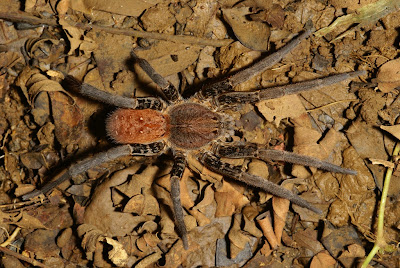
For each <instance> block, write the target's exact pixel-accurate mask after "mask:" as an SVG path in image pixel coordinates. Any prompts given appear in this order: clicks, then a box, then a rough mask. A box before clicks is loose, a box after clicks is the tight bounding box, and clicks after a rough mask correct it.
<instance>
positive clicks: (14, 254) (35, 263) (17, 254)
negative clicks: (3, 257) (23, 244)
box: [0, 247, 48, 268]
mask: <svg viewBox="0 0 400 268" xmlns="http://www.w3.org/2000/svg"><path fill="white" fill-rule="evenodd" d="M0 251H1V252H3V253H5V254H7V255H11V256H14V257H15V258H18V259H20V260H23V261H25V262H27V263H30V264H32V265H34V266H38V267H44V268H47V267H48V266H47V265H44V264H43V263H41V262H39V261H37V260H34V259H31V258H28V257H26V256H24V255H22V254H19V253H17V252H15V251H12V250H10V249H8V248H5V247H0Z"/></svg>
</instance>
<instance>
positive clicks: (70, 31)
mask: <svg viewBox="0 0 400 268" xmlns="http://www.w3.org/2000/svg"><path fill="white" fill-rule="evenodd" d="M59 24H60V25H61V26H62V28H63V29H64V32H65V35H66V36H67V37H68V41H69V44H70V46H69V51H68V53H67V54H68V55H73V53H75V50H76V49H77V48H79V49H80V50H81V51H84V52H85V53H86V54H90V53H91V52H92V51H94V50H96V48H97V44H96V43H95V42H94V41H93V39H91V38H90V37H89V36H88V35H85V34H84V30H82V29H79V28H77V27H74V26H72V25H70V24H69V23H68V21H66V20H65V19H63V18H60V19H59Z"/></svg>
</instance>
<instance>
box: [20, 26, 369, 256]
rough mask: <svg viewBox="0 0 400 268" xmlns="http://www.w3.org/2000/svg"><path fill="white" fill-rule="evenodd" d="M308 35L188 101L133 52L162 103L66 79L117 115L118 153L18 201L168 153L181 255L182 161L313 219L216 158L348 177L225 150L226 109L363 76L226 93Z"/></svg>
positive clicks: (113, 123)
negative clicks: (128, 160) (101, 168)
mask: <svg viewBox="0 0 400 268" xmlns="http://www.w3.org/2000/svg"><path fill="white" fill-rule="evenodd" d="M311 33H312V30H305V31H304V32H303V33H301V34H299V35H298V36H297V37H295V38H294V39H293V40H291V41H290V42H288V43H287V44H286V45H285V46H284V47H282V48H281V49H280V50H278V51H277V52H275V53H273V54H271V55H269V56H267V57H265V58H264V59H262V60H260V61H258V62H256V63H255V64H253V65H252V66H250V67H248V68H245V69H243V70H241V71H238V72H237V73H235V74H233V75H230V76H228V77H226V78H224V79H222V80H219V81H216V82H214V83H210V84H207V85H204V86H203V87H202V88H201V89H200V91H199V92H197V93H195V94H194V95H193V96H191V97H189V98H188V99H184V98H183V97H182V96H181V94H180V93H179V91H178V90H177V89H176V88H175V87H174V86H173V85H172V84H171V83H170V82H168V81H167V80H166V79H164V78H163V77H162V76H161V75H159V74H158V73H157V72H156V71H155V70H154V69H153V68H152V66H150V64H149V63H148V62H147V61H146V60H144V59H141V58H139V57H137V56H136V54H135V53H134V52H132V57H133V59H134V60H135V61H136V62H137V63H138V64H139V66H140V67H141V68H142V69H143V70H144V71H145V72H146V73H147V75H148V76H149V77H150V78H151V79H152V80H153V81H154V82H155V83H156V84H157V85H158V86H159V88H160V89H161V91H162V93H163V94H164V96H165V98H160V97H137V98H127V97H122V96H117V95H113V94H110V93H107V92H104V91H101V90H99V89H96V88H95V87H93V86H91V85H89V84H86V83H81V82H80V81H78V80H77V79H75V78H74V77H72V76H67V77H66V78H65V81H66V82H67V83H68V84H69V85H71V86H72V87H73V88H74V89H75V90H77V91H78V92H79V93H80V94H82V95H85V96H87V97H89V98H91V99H94V100H97V101H101V102H104V103H106V104H109V105H113V106H116V107H118V108H117V109H116V110H115V111H113V112H112V113H111V114H110V115H109V116H108V118H107V119H106V131H107V133H108V136H109V137H110V138H111V139H112V140H113V141H114V142H115V143H117V144H118V145H116V146H114V147H112V148H111V149H109V150H108V151H105V152H102V153H98V154H96V155H94V156H92V157H90V158H87V159H84V160H82V161H80V162H78V163H76V164H73V165H71V166H70V167H69V168H68V169H67V170H66V171H65V172H64V173H63V174H62V175H61V177H59V178H58V179H57V180H56V181H53V182H50V183H48V184H47V185H45V186H44V187H43V188H42V189H40V190H35V191H33V192H31V193H29V194H27V195H25V196H23V199H24V200H26V199H29V198H32V197H34V196H37V195H39V194H43V193H47V192H48V191H50V190H51V189H53V188H54V187H55V186H57V185H58V184H60V183H61V182H63V181H65V180H67V179H70V178H73V177H75V176H77V175H79V174H81V173H83V172H86V171H87V170H89V169H91V168H93V167H95V166H98V165H100V164H102V163H105V162H107V161H111V160H113V159H116V158H118V157H121V156H127V155H134V156H154V155H161V154H164V153H171V155H172V156H173V158H174V164H173V167H172V170H171V176H170V182H171V197H172V203H173V211H174V217H175V222H176V226H177V230H178V233H179V235H180V237H181V239H182V241H183V245H184V248H185V249H188V247H189V241H188V234H187V230H186V226H185V223H184V216H183V215H184V213H183V208H182V205H181V200H180V188H179V181H180V179H181V177H182V174H183V171H184V169H185V167H186V156H187V155H188V154H189V153H192V152H193V153H194V154H195V155H196V156H197V158H198V160H199V161H200V162H201V163H202V164H203V165H204V166H206V167H208V168H209V169H211V170H212V171H215V172H217V173H220V174H221V175H224V176H227V177H230V178H233V179H236V180H239V181H241V182H244V183H246V184H248V185H250V186H253V187H257V188H260V189H262V190H264V191H266V192H269V193H271V194H273V195H276V196H279V197H283V198H286V199H288V200H290V201H291V202H293V203H294V204H297V205H299V206H302V207H305V208H307V209H310V210H311V211H314V212H316V213H322V211H321V210H320V209H318V208H316V207H314V206H312V205H311V204H309V203H308V202H307V201H306V200H304V199H302V198H301V197H299V196H298V195H296V194H294V193H292V192H291V191H289V190H286V189H284V188H283V187H280V186H278V185H276V184H274V183H272V182H269V181H267V180H265V179H263V178H262V177H259V176H256V175H251V174H249V173H247V172H246V171H245V170H244V169H243V168H242V167H241V166H234V165H231V164H228V163H224V162H223V161H222V160H221V157H228V158H259V159H262V160H266V159H271V160H277V161H284V162H289V163H293V164H300V165H305V166H312V167H316V168H320V169H324V170H327V171H331V172H340V173H344V174H351V175H355V174H356V172H355V171H353V170H350V169H346V168H342V167H339V166H336V165H334V164H331V163H329V162H325V161H321V160H319V159H316V158H312V157H308V156H303V155H299V154H295V153H291V152H287V151H279V150H272V149H268V148H266V147H265V146H261V145H258V144H254V143H249V142H232V141H230V139H229V138H230V137H231V136H232V135H233V134H234V123H233V119H232V118H230V117H229V116H228V115H226V114H224V113H223V110H224V109H226V108H229V107H231V108H233V107H234V105H237V104H241V103H252V104H253V103H256V102H258V101H260V100H266V99H273V98H278V97H281V96H284V95H287V94H296V93H299V92H302V91H306V90H310V89H316V88H320V87H323V86H327V85H331V84H334V83H338V82H341V81H343V80H346V79H349V78H353V77H356V76H358V75H362V74H364V71H354V72H348V73H342V74H337V75H333V76H329V77H325V78H321V79H316V80H311V81H306V82H300V83H296V84H290V85H285V86H279V87H273V88H267V89H262V90H258V91H253V92H235V91H233V88H234V87H235V86H236V85H238V84H240V83H242V82H244V81H246V80H248V79H250V78H251V77H253V76H255V75H257V74H259V73H261V72H263V71H264V70H266V69H267V68H270V67H272V66H273V65H274V64H275V63H277V62H279V61H280V60H281V59H282V58H283V57H284V56H285V55H286V54H288V53H289V52H291V51H292V50H293V49H294V48H295V47H296V46H297V45H298V44H299V43H300V42H301V41H302V40H304V39H306V38H307V37H308V36H310V35H311Z"/></svg>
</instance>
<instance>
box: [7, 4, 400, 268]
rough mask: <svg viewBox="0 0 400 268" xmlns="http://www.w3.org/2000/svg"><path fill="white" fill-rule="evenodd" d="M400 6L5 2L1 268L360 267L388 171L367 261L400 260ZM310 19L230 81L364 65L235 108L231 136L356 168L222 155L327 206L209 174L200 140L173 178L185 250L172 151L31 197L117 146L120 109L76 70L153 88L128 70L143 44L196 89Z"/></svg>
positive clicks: (151, 57)
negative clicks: (268, 63)
mask: <svg viewBox="0 0 400 268" xmlns="http://www.w3.org/2000/svg"><path fill="white" fill-rule="evenodd" d="M399 7H400V3H399V1H395V0H392V1H389V0H380V1H373V0H365V1H364V0H363V1H358V0H357V1H354V0H353V1H345V0H331V1H329V0H327V1H323V0H301V1H291V0H274V1H262V0H245V1H237V0H220V1H211V0H197V1H194V0H192V1H189V0H181V1H177V0H176V1H173V0H170V1H160V0H152V1H144V0H137V1H124V0H118V1H104V0H26V1H17V0H2V1H1V3H0V25H1V27H0V146H1V147H0V186H1V187H0V209H1V210H0V218H1V221H0V252H2V253H0V254H2V260H1V261H0V266H1V267H6V268H8V267H26V265H27V264H30V265H36V266H39V267H148V266H151V267H213V266H217V267H223V266H224V267H260V266H268V267H358V266H360V265H361V264H362V262H363V261H364V259H365V258H366V256H367V255H368V253H369V252H370V251H371V249H372V246H373V245H374V242H375V240H376V238H377V225H378V213H379V204H380V198H381V193H382V189H383V181H384V178H385V175H386V173H387V170H388V169H391V170H393V174H392V176H391V182H390V187H389V191H388V193H387V200H386V209H385V213H384V215H383V216H384V222H383V223H384V224H383V226H384V229H383V230H384V232H383V235H382V236H381V238H382V239H383V241H384V243H382V244H380V245H381V246H382V248H384V249H385V250H384V251H382V252H380V253H379V254H377V255H375V256H374V258H373V259H372V261H371V262H370V265H371V266H373V267H400V259H399V253H400V252H399V250H398V243H399V241H400V233H399V228H400V221H399V219H400V206H399V202H400V200H399V193H400V180H399V178H400V177H398V176H400V174H398V170H397V164H396V163H397V161H398V159H397V157H395V156H394V157H392V154H393V150H394V147H395V145H396V141H397V139H400V128H399V125H398V124H399V122H398V115H399V113H400V101H399V98H398V93H399V89H400V71H399V70H400V59H396V58H397V57H398V55H399V52H400V44H399V42H400V38H399V37H400V36H399V30H400V22H399V21H400V11H398V9H399ZM1 19H3V20H1ZM310 25H312V26H313V27H314V28H315V32H314V34H313V35H312V36H311V37H309V38H307V39H306V40H304V41H302V42H301V43H300V45H298V46H297V47H296V48H295V49H294V51H292V52H291V53H289V54H288V55H287V56H285V57H284V59H283V60H281V61H280V62H279V63H277V64H275V65H274V66H273V67H272V68H271V69H268V70H266V71H264V72H262V73H261V74H259V75H256V76H255V77H253V78H250V79H249V80H248V81H245V82H244V83H242V84H240V85H238V86H236V87H235V89H234V90H235V91H252V90H259V89H263V88H267V87H272V86H277V85H284V84H290V83H295V82H300V81H306V80H313V79H317V78H320V77H326V76H330V75H333V74H339V73H345V72H351V71H355V70H365V71H366V74H365V75H361V76H357V77H355V78H352V79H348V80H346V81H344V82H341V83H339V84H335V85H330V86H326V87H323V88H320V89H317V90H313V91H307V92H303V93H300V94H297V95H288V96H284V97H281V98H277V99H272V100H263V101H260V102H257V103H256V104H254V105H252V104H240V105H236V106H235V107H231V108H229V109H226V110H224V112H225V113H227V114H229V115H230V116H231V117H232V118H233V120H234V124H235V126H236V128H237V131H235V135H234V136H233V137H232V140H233V141H247V142H252V143H257V144H260V145H263V146H265V147H269V148H272V149H276V150H287V151H293V152H296V153H298V154H302V155H308V156H313V157H317V158H320V159H322V160H325V161H328V162H331V163H334V164H336V165H339V166H342V167H345V168H349V169H353V170H355V171H357V175H355V176H354V175H345V174H339V173H330V172H326V171H321V170H317V169H315V168H309V167H304V166H298V165H289V164H287V163H283V162H275V161H261V160H259V159H224V160H225V161H226V162H229V163H230V164H233V165H239V166H242V167H243V169H246V170H247V171H248V172H249V173H250V174H254V175H258V176H261V177H264V178H265V179H268V180H270V181H272V182H274V183H277V184H280V185H282V186H283V187H285V188H287V189H290V190H291V191H293V192H294V193H296V194H298V195H300V196H301V197H302V198H304V199H305V200H307V201H308V202H310V203H311V204H313V205H314V206H315V207H316V208H318V209H320V210H322V211H323V213H322V214H321V215H318V214H316V213H314V212H312V211H310V210H308V209H305V208H302V207H299V206H297V205H294V204H289V202H288V201H287V200H285V199H282V198H278V197H273V196H272V195H270V194H268V193H265V192H264V191H261V190H259V189H255V188H253V187H250V186H247V185H245V184H243V183H240V182H237V181H235V180H233V179H230V178H225V177H223V176H221V175H219V174H217V173H214V172H212V171H210V170H209V169H207V168H206V167H204V166H203V165H202V164H201V163H200V162H199V161H198V160H197V159H196V155H197V153H198V152H197V151H193V152H190V153H189V154H188V156H187V157H188V159H187V168H186V169H185V172H184V175H183V178H182V180H181V183H180V186H181V201H182V205H183V207H184V213H185V224H186V226H187V229H188V231H189V249H188V250H184V249H183V244H182V240H181V239H180V236H179V235H178V233H177V231H176V228H175V222H174V217H173V215H172V200H171V197H170V188H171V187H170V180H169V179H170V176H169V172H170V170H171V168H172V165H173V161H172V160H173V158H172V157H171V153H167V154H165V155H162V156H160V157H140V156H135V157H132V156H130V157H122V158H119V159H116V160H113V161H110V162H108V163H104V164H101V165H99V166H96V167H94V168H92V169H90V170H88V171H87V172H85V173H83V174H80V175H78V176H76V177H74V178H72V179H71V180H68V181H65V182H63V183H62V184H60V185H59V186H57V187H56V188H55V189H53V190H52V191H50V192H49V194H47V195H46V196H44V195H41V196H39V197H36V198H34V199H32V200H23V199H22V196H23V195H25V194H27V193H29V192H32V191H33V190H35V189H40V188H41V187H42V186H43V185H45V184H46V183H47V182H49V181H51V180H54V179H56V178H57V177H59V176H60V175H62V174H63V172H65V170H66V168H68V166H70V165H71V164H73V163H76V162H78V161H79V160H82V159H85V158H87V157H91V156H92V155H94V154H95V153H98V152H102V151H104V150H107V149H108V148H111V147H112V146H113V145H115V144H113V142H112V141H111V140H110V138H108V137H107V134H106V131H105V126H104V124H105V119H106V118H107V115H108V114H109V113H110V112H111V111H112V110H113V107H109V106H107V105H105V104H102V103H98V102H96V101H93V100H90V99H88V98H87V97H83V96H80V95H79V94H76V92H72V91H71V90H69V89H68V88H67V87H66V86H65V85H64V82H63V80H64V78H65V76H66V75H72V76H74V77H75V78H77V79H78V80H81V81H84V82H85V83H89V84H91V85H93V86H95V87H97V88H99V89H101V90H104V91H107V92H110V93H112V94H118V95H122V96H126V97H134V96H136V97H143V96H154V95H157V94H159V90H158V89H157V87H156V86H155V84H154V83H153V82H151V81H150V79H149V78H148V77H147V75H146V74H145V73H144V72H143V71H142V70H141V69H140V68H139V67H138V66H136V64H134V62H133V60H132V57H131V55H130V53H131V51H132V49H134V51H135V53H136V54H137V55H138V56H139V57H141V58H144V59H146V60H148V61H149V63H150V64H151V65H152V66H153V67H154V68H155V70H156V71H157V72H158V73H160V74H161V75H162V76H163V77H166V78H167V79H168V80H169V81H171V83H172V84H174V85H175V86H176V87H177V88H179V90H180V91H181V92H182V94H183V96H185V97H188V96H191V95H192V94H193V93H194V92H196V90H199V89H200V88H201V86H203V85H204V84H206V83H208V82H209V81H216V80H217V79H219V78H221V77H224V76H226V75H227V74H230V73H234V72H235V71H238V70H240V69H242V68H244V67H246V66H249V65H251V64H252V63H253V62H255V61H257V60H259V59H260V58H263V57H264V56H265V55H269V54H271V53H273V52H274V51H276V50H278V49H279V48H280V47H282V46H284V45H285V44H286V43H287V42H288V41H290V40H291V39H293V38H294V37H295V36H296V35H297V34H298V33H300V32H302V31H303V30H304V29H305V27H310ZM379 241H382V240H379Z"/></svg>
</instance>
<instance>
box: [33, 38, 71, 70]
mask: <svg viewBox="0 0 400 268" xmlns="http://www.w3.org/2000/svg"><path fill="white" fill-rule="evenodd" d="M64 45H65V44H64V43H63V42H61V41H60V40H58V39H49V38H32V39H28V40H27V41H26V43H25V50H26V52H27V54H28V56H29V57H30V58H32V59H37V60H38V61H39V62H43V63H44V64H50V63H53V62H56V61H57V60H58V59H59V58H61V55H62V54H63V53H64V49H65V47H64Z"/></svg>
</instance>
